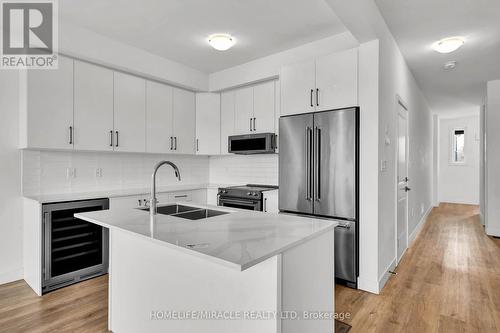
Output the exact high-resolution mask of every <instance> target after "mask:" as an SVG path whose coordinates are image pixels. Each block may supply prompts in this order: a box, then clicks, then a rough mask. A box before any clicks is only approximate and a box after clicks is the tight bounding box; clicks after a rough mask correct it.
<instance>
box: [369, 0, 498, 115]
mask: <svg viewBox="0 0 500 333" xmlns="http://www.w3.org/2000/svg"><path fill="white" fill-rule="evenodd" d="M375 1H376V3H377V5H378V7H379V9H380V11H381V13H382V15H383V16H384V18H385V20H386V22H387V25H388V26H389V29H390V30H391V32H392V34H393V35H394V37H395V39H396V41H397V43H398V44H399V47H400V49H401V52H402V53H403V55H404V57H405V59H406V61H407V63H408V65H409V66H410V68H411V70H412V72H413V74H414V75H415V77H416V79H417V81H418V83H419V85H420V87H421V88H422V90H423V92H424V95H425V96H426V98H427V100H428V102H429V106H430V107H431V108H432V109H433V111H435V112H437V113H439V114H443V115H446V114H451V113H453V114H457V113H460V112H467V111H469V110H470V109H471V108H473V107H477V106H479V105H481V102H482V96H483V95H484V93H485V82H486V81H488V80H492V79H500V1H498V0H438V1H436V0H417V1H416V0H375ZM448 36H464V37H465V38H466V43H465V45H464V46H463V47H462V48H460V49H459V50H458V51H456V52H453V53H449V54H439V53H437V52H435V51H433V50H432V49H431V47H430V46H431V45H432V43H433V42H435V41H436V40H439V39H441V38H444V37H448ZM449 60H456V61H457V62H458V65H457V68H456V69H455V70H453V71H444V70H443V69H442V66H443V64H444V63H445V62H446V61H449Z"/></svg>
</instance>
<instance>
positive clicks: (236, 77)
mask: <svg viewBox="0 0 500 333" xmlns="http://www.w3.org/2000/svg"><path fill="white" fill-rule="evenodd" d="M358 45H359V43H358V42H357V41H356V39H354V37H353V36H352V35H351V34H350V33H349V32H344V33H341V34H338V35H334V36H330V37H327V38H323V39H320V40H318V41H314V42H311V43H308V44H305V45H301V46H299V47H296V48H293V49H289V50H286V51H283V52H279V53H276V54H273V55H270V56H267V57H263V58H259V59H256V60H254V61H250V62H248V63H245V64H242V65H239V66H235V67H232V68H228V69H225V70H222V71H219V72H215V73H212V74H210V76H209V82H210V83H209V85H210V91H220V90H225V89H229V88H233V87H237V86H241V85H245V84H248V83H251V82H258V81H262V80H266V79H269V78H273V77H277V76H278V75H279V73H280V69H281V66H283V65H288V64H291V63H294V62H299V61H302V60H304V59H311V58H315V57H319V56H322V55H327V54H330V53H334V52H336V51H341V50H347V49H351V48H353V47H357V46H358Z"/></svg>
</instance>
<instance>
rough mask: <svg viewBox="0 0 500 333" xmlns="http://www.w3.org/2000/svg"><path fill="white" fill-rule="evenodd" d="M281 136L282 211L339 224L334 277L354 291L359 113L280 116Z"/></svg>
mask: <svg viewBox="0 0 500 333" xmlns="http://www.w3.org/2000/svg"><path fill="white" fill-rule="evenodd" d="M375 125H376V124H375ZM279 133H280V139H279V142H280V148H279V169H280V170H279V208H280V211H281V212H283V213H294V214H304V215H312V216H317V217H321V218H328V219H335V220H338V221H339V223H340V224H339V226H338V227H336V228H335V277H336V280H337V281H338V282H340V283H344V284H346V285H348V286H350V287H354V288H356V287H357V277H358V270H359V264H358V262H359V259H358V240H359V235H358V230H359V225H358V223H359V221H358V210H359V209H358V201H359V200H358V197H359V195H358V178H359V177H358V169H359V167H358V166H359V139H358V138H359V108H357V107H353V108H348V109H339V110H331V111H322V112H315V113H307V114H300V115H293V116H284V117H281V118H280V130H279Z"/></svg>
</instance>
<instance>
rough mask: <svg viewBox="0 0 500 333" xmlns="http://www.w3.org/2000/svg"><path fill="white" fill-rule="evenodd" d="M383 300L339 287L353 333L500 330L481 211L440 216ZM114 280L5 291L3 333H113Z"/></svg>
mask: <svg viewBox="0 0 500 333" xmlns="http://www.w3.org/2000/svg"><path fill="white" fill-rule="evenodd" d="M397 272H398V275H397V276H393V277H391V279H390V280H389V282H388V283H387V285H386V287H385V288H384V290H383V291H382V293H381V294H380V295H373V294H370V293H366V292H363V291H357V290H352V289H348V288H343V287H341V286H337V288H336V310H337V312H349V313H351V318H350V319H345V320H343V321H344V322H346V323H348V324H350V325H352V330H351V331H350V332H352V333H356V332H363V333H364V332H419V333H423V332H498V331H500V239H494V238H490V237H487V236H486V235H485V234H484V231H483V228H482V226H481V225H480V223H479V216H478V208H477V207H476V206H467V205H452V204H443V205H441V206H440V207H439V208H436V209H434V210H433V211H432V213H431V214H430V216H429V220H428V222H427V223H426V225H425V226H424V228H423V229H422V232H421V233H420V235H419V237H418V238H417V239H416V241H415V242H414V243H413V245H412V246H411V247H410V248H409V249H408V251H407V253H406V255H405V256H404V258H403V260H402V262H401V263H400V265H399V267H398V268H397ZM107 281H108V278H107V276H103V277H99V278H96V279H92V280H89V281H85V282H82V283H79V284H77V285H73V286H70V287H67V288H63V289H60V290H56V291H54V292H52V293H49V294H47V295H45V296H43V297H38V296H36V295H35V293H34V292H33V291H32V290H31V289H30V288H29V287H28V286H27V285H26V283H25V282H24V281H22V280H21V281H16V282H12V283H9V284H6V285H2V286H0V332H2V333H3V332H9V333H11V332H107V330H106V328H107V315H108V303H107V292H108V287H107Z"/></svg>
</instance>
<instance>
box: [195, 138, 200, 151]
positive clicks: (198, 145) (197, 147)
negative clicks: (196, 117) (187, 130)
mask: <svg viewBox="0 0 500 333" xmlns="http://www.w3.org/2000/svg"><path fill="white" fill-rule="evenodd" d="M196 151H200V140H198V139H196Z"/></svg>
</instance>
